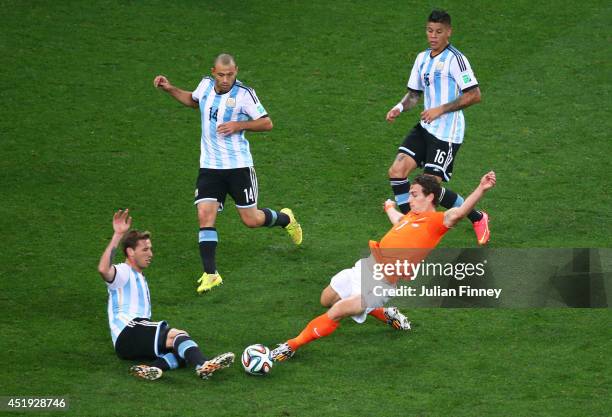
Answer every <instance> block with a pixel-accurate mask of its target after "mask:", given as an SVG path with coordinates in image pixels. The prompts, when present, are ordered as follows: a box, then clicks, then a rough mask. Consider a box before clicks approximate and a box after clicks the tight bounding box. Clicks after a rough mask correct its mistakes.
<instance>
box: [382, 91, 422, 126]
mask: <svg viewBox="0 0 612 417" xmlns="http://www.w3.org/2000/svg"><path fill="white" fill-rule="evenodd" d="M422 94H423V92H422V91H418V90H412V89H410V88H409V89H408V92H407V93H406V95H405V96H404V97H403V98H402V100H401V101H400V102H399V103H397V104H396V105H395V106H394V107H393V108H392V109H391V110H389V111H388V112H387V121H388V122H389V123H393V121H394V120H395V119H396V118H397V116H399V115H400V113H401V112H404V111H408V110H410V109H411V108H413V107H414V106H416V105H417V104H418V103H419V99H420V98H421V95H422Z"/></svg>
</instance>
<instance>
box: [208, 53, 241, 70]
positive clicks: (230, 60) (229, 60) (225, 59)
mask: <svg viewBox="0 0 612 417" xmlns="http://www.w3.org/2000/svg"><path fill="white" fill-rule="evenodd" d="M217 64H221V65H236V60H235V59H234V57H233V56H231V55H230V54H228V53H225V52H223V53H221V54H219V55H217V56H216V57H215V60H214V62H213V67H216V66H217Z"/></svg>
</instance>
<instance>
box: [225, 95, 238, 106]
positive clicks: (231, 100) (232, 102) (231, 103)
mask: <svg viewBox="0 0 612 417" xmlns="http://www.w3.org/2000/svg"><path fill="white" fill-rule="evenodd" d="M225 105H226V106H227V107H236V99H235V98H233V97H230V98H228V99H227V101H226V102H225Z"/></svg>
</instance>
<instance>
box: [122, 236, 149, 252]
mask: <svg viewBox="0 0 612 417" xmlns="http://www.w3.org/2000/svg"><path fill="white" fill-rule="evenodd" d="M147 239H151V233H149V232H147V231H144V232H141V231H140V230H130V231H129V232H127V234H126V235H125V237H124V238H123V254H124V255H125V256H127V250H128V248H132V249H136V246H138V242H140V241H141V240H147Z"/></svg>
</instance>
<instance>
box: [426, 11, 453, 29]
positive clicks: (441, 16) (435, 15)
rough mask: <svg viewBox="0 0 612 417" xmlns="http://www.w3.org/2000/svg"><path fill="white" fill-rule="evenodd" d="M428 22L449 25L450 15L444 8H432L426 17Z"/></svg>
mask: <svg viewBox="0 0 612 417" xmlns="http://www.w3.org/2000/svg"><path fill="white" fill-rule="evenodd" d="M427 21H428V22H433V23H444V24H445V25H448V26H450V25H451V17H450V15H449V14H448V13H446V11H445V10H441V9H434V10H432V11H431V13H430V14H429V17H428V18H427Z"/></svg>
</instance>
